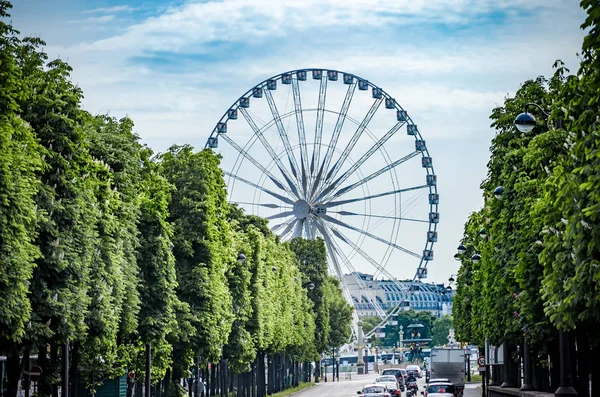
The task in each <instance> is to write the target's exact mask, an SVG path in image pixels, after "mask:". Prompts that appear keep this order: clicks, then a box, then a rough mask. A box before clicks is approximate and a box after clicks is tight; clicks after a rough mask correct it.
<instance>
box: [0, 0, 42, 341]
mask: <svg viewBox="0 0 600 397" xmlns="http://www.w3.org/2000/svg"><path fill="white" fill-rule="evenodd" d="M10 7H11V6H10V3H7V2H0V16H2V17H6V16H7V9H8V8H10ZM18 46H19V40H18V39H17V37H16V36H15V31H14V30H13V29H12V27H11V26H10V25H6V24H4V23H3V22H1V21H0V153H1V155H0V302H2V305H0V342H1V341H2V340H14V341H20V340H21V339H22V338H23V337H24V336H25V332H26V324H27V323H28V322H29V319H30V314H31V304H30V301H29V299H28V294H29V293H30V280H31V277H32V275H33V271H34V267H35V260H36V259H37V258H38V257H39V255H40V251H39V248H38V247H37V245H35V244H34V242H35V238H36V234H37V228H36V222H37V213H36V206H35V201H34V198H35V196H36V195H37V193H38V189H39V188H40V185H39V182H38V179H37V174H38V173H39V172H40V170H41V167H42V160H41V155H42V150H41V147H40V146H39V145H38V143H37V142H36V139H35V135H34V131H33V130H32V129H31V127H30V125H29V124H28V123H27V122H25V121H24V120H22V119H21V118H20V117H19V102H20V101H21V100H22V96H23V91H22V90H23V87H22V80H21V78H22V77H21V71H20V69H19V67H18V65H17V60H16V59H15V53H16V52H17V49H18Z"/></svg>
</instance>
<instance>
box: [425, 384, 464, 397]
mask: <svg viewBox="0 0 600 397" xmlns="http://www.w3.org/2000/svg"><path fill="white" fill-rule="evenodd" d="M456 393H457V391H456V388H455V387H454V385H453V384H452V383H450V382H438V383H434V384H430V385H429V386H427V389H426V390H425V392H423V393H422V394H423V395H424V396H425V397H456V395H457V394H456Z"/></svg>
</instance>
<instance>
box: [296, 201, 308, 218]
mask: <svg viewBox="0 0 600 397" xmlns="http://www.w3.org/2000/svg"><path fill="white" fill-rule="evenodd" d="M293 211H294V216H295V217H296V219H304V218H306V217H307V216H308V214H310V204H308V202H306V200H298V201H296V202H295V203H294V209H293Z"/></svg>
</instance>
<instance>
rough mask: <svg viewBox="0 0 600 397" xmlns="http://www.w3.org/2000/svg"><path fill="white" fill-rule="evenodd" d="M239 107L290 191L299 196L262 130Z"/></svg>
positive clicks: (290, 177)
mask: <svg viewBox="0 0 600 397" xmlns="http://www.w3.org/2000/svg"><path fill="white" fill-rule="evenodd" d="M239 109H240V112H241V113H242V115H243V116H244V118H245V119H246V122H248V125H249V126H250V128H251V129H252V131H254V134H255V135H256V137H257V138H258V139H259V140H260V143H262V145H263V146H264V148H265V149H266V150H267V152H268V153H269V155H270V156H271V158H272V159H273V161H275V164H276V165H277V168H279V171H280V172H281V174H282V175H283V177H284V178H285V180H286V182H287V183H288V185H289V187H290V189H291V190H292V192H294V194H295V195H296V196H299V193H298V190H297V189H296V184H295V183H294V182H293V181H292V176H291V175H290V174H289V173H288V171H287V170H286V168H285V166H284V165H283V163H282V162H281V159H280V158H279V156H277V154H276V153H275V150H273V147H272V146H271V144H270V143H269V141H267V139H266V138H265V136H264V134H263V133H262V131H261V130H260V128H258V126H257V125H256V123H255V122H254V119H252V116H250V114H249V113H248V110H246V109H245V108H242V107H240V108H239Z"/></svg>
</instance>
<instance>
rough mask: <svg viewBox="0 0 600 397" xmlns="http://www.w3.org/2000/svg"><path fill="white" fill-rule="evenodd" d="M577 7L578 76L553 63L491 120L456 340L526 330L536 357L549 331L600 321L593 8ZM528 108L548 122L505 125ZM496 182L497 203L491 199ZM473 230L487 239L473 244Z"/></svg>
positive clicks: (597, 16)
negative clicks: (477, 258)
mask: <svg viewBox="0 0 600 397" xmlns="http://www.w3.org/2000/svg"><path fill="white" fill-rule="evenodd" d="M581 6H582V7H583V8H584V9H585V10H586V12H587V14H588V16H587V19H586V21H585V23H584V24H583V25H582V27H583V28H585V29H588V35H587V36H586V37H585V39H584V41H583V48H582V60H581V64H580V68H579V71H578V73H577V75H568V73H569V71H568V70H567V69H566V68H565V67H564V66H563V64H562V62H560V61H557V62H556V63H555V65H554V67H555V69H556V71H555V74H554V76H553V77H552V78H551V79H550V80H546V79H544V78H538V79H536V80H535V81H527V82H525V83H524V84H523V85H522V87H521V88H520V89H519V91H517V94H516V96H515V98H507V99H506V100H505V103H504V106H503V107H500V108H497V109H495V110H494V112H493V114H492V116H491V118H492V119H493V124H492V125H493V126H494V127H495V128H496V130H497V132H498V134H497V135H496V137H495V138H494V139H493V141H492V148H491V151H492V157H491V160H490V162H489V164H488V171H489V172H488V179H487V180H486V181H485V182H484V183H483V184H482V189H483V190H484V196H485V197H486V206H485V208H484V209H482V210H481V211H479V212H478V213H475V214H473V215H472V216H471V217H470V219H469V222H467V224H466V225H465V234H464V237H463V241H464V242H465V243H466V244H467V245H468V246H469V247H472V249H476V250H477V251H478V252H479V253H480V254H481V256H482V260H481V262H480V263H479V264H478V265H475V264H473V263H472V261H471V260H470V259H469V258H470V254H469V253H467V255H465V256H464V257H463V258H462V268H461V270H460V272H459V279H458V290H457V295H456V298H455V300H454V319H455V326H456V330H457V334H458V335H459V338H460V339H462V340H464V341H467V340H468V341H472V342H475V343H478V344H481V343H482V342H483V338H486V337H487V338H488V339H489V341H490V342H491V343H494V344H498V343H500V342H501V341H503V340H506V339H517V338H519V337H520V335H521V334H522V332H523V330H526V332H527V335H528V339H529V340H530V341H531V343H532V345H533V346H534V347H535V348H536V349H537V350H538V351H541V352H542V353H543V351H544V349H546V348H547V346H548V341H549V340H551V338H553V337H554V335H555V333H556V329H557V328H562V329H566V330H572V329H576V328H581V329H592V328H594V327H596V326H597V325H598V324H599V323H600V294H599V292H600V271H599V270H598V269H599V264H600V263H599V262H600V260H599V259H598V258H599V257H600V255H599V252H600V243H598V241H600V238H599V237H600V232H599V230H600V229H599V228H598V214H599V212H600V204H599V203H600V194H599V193H598V192H599V191H600V178H599V177H598V175H600V159H599V158H600V156H598V153H600V150H599V149H600V148H599V146H600V144H599V143H598V142H600V139H598V138H599V129H598V121H597V115H598V113H599V111H600V108H599V102H600V98H599V92H600V91H599V90H598V88H599V87H600V71H599V69H598V66H600V62H599V60H598V57H599V55H598V54H599V51H598V50H599V49H600V48H599V45H600V40H599V38H598V29H599V24H600V8H599V7H598V5H597V2H594V1H587V0H584V1H582V2H581ZM528 102H535V103H537V104H539V105H541V107H542V108H544V109H547V111H549V113H550V116H549V118H548V120H546V119H545V117H544V115H542V114H540V113H538V112H537V110H533V111H534V112H536V117H537V119H538V125H537V126H536V128H535V129H534V130H533V131H532V132H531V133H526V134H523V133H520V132H518V131H517V130H516V129H515V128H514V127H513V126H512V121H513V120H514V118H515V117H516V115H517V114H518V113H520V112H522V111H523V109H524V105H525V103H528ZM532 109H533V108H532ZM499 185H502V186H503V187H504V189H505V194H504V198H503V199H502V200H501V201H499V200H495V199H493V198H491V197H492V195H491V193H492V191H493V189H494V188H495V187H496V186H499ZM481 227H483V228H485V230H486V233H487V235H488V238H487V239H478V238H477V232H476V230H477V229H478V228H481ZM591 342H592V343H597V342H598V341H597V340H592V341H591Z"/></svg>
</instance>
